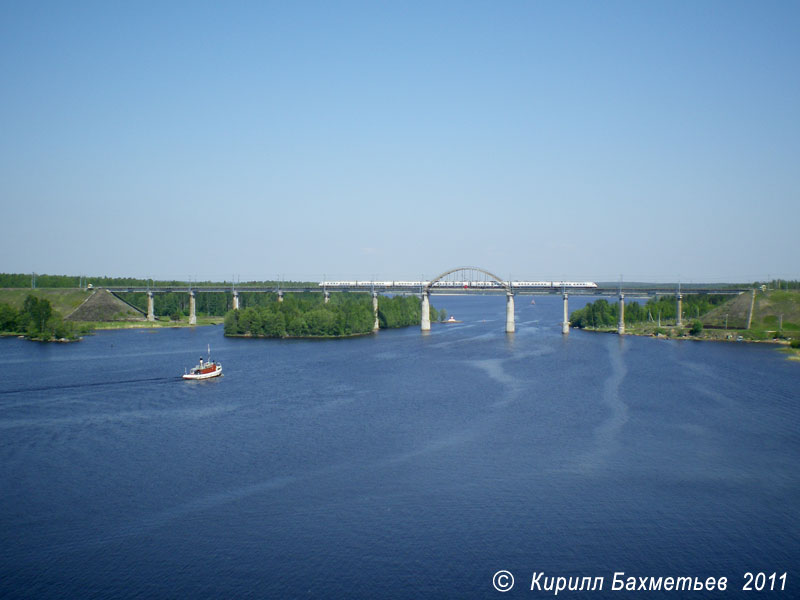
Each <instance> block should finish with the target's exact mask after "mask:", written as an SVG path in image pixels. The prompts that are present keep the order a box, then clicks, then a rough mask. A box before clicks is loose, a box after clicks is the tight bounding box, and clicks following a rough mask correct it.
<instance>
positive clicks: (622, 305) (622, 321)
mask: <svg viewBox="0 0 800 600" xmlns="http://www.w3.org/2000/svg"><path fill="white" fill-rule="evenodd" d="M617 333H618V334H620V335H622V334H624V333H625V294H623V293H622V292H620V293H619V325H618V326H617Z"/></svg>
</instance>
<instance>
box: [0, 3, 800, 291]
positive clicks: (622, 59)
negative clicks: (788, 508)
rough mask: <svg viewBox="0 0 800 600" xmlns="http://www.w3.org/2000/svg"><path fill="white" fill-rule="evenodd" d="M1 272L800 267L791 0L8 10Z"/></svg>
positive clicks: (215, 274)
mask: <svg viewBox="0 0 800 600" xmlns="http://www.w3.org/2000/svg"><path fill="white" fill-rule="evenodd" d="M0 77H2V80H1V81H2V83H1V84H0V85H1V86H2V87H0V92H1V93H0V132H2V133H1V134H0V208H1V209H2V215H3V219H2V234H0V256H1V258H0V271H2V272H31V271H36V272H39V273H54V274H81V273H85V274H89V275H104V274H107V275H118V276H139V277H154V278H169V279H173V278H174V279H188V278H194V279H201V280H202V279H227V280H229V279H231V278H232V277H233V276H236V277H238V278H240V279H241V280H250V279H271V278H275V277H283V278H285V279H312V280H315V279H321V278H322V276H323V275H326V276H327V277H328V278H329V279H334V278H338V279H358V278H360V279H367V278H371V277H373V276H374V277H376V278H379V279H418V278H420V277H422V276H425V277H432V276H435V275H436V274H438V273H439V272H441V271H444V270H446V269H449V268H451V267H455V266H459V265H462V264H465V265H466V264H469V265H472V264H474V265H477V266H481V267H484V268H486V269H489V270H490V271H494V272H496V273H497V274H498V275H500V276H502V277H512V278H514V279H528V278H533V279H546V278H559V279H560V278H565V279H580V280H583V279H593V280H609V279H610V280H616V279H618V278H619V276H620V274H622V275H624V278H625V279H626V280H629V281H631V280H650V281H654V280H661V281H672V280H675V279H677V278H680V279H681V280H683V281H687V282H689V281H700V280H708V281H718V280H744V281H752V280H754V279H763V278H766V277H767V276H768V275H771V276H772V277H783V278H800V264H799V263H798V258H799V257H800V3H798V2H788V1H787V2H769V1H767V2H732V1H722V2H677V1H670V2H639V1H635V2H634V1H632V2H555V1H553V2H535V1H522V2H515V1H504V2H490V1H486V2H411V3H406V2H371V1H369V2H358V3H353V2H274V3H269V2H252V3H250V2H217V3H212V2H106V1H99V2H81V1H76V2H61V1H59V2H52V3H49V2H26V1H19V2H17V1H8V0H6V1H4V2H2V4H0Z"/></svg>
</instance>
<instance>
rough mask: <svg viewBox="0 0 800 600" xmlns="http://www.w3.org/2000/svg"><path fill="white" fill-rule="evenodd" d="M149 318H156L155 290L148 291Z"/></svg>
mask: <svg viewBox="0 0 800 600" xmlns="http://www.w3.org/2000/svg"><path fill="white" fill-rule="evenodd" d="M147 320H148V321H155V320H156V313H155V310H154V309H153V292H147Z"/></svg>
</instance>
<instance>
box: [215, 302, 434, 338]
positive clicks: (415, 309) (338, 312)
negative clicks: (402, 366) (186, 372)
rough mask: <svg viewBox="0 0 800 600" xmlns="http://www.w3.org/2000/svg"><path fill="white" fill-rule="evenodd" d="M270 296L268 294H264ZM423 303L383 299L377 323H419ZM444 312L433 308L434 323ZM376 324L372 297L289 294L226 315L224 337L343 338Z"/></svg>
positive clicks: (403, 325) (397, 325)
mask: <svg viewBox="0 0 800 600" xmlns="http://www.w3.org/2000/svg"><path fill="white" fill-rule="evenodd" d="M262 296H268V294H262ZM420 314H421V302H420V299H419V298H417V297H416V296H395V297H392V298H389V297H385V296H381V297H380V298H379V300H378V323H379V326H380V327H381V328H382V329H386V328H393V327H405V326H408V325H413V324H415V323H416V324H419V322H420ZM445 316H446V314H445V311H437V310H436V309H435V308H433V307H431V320H436V319H440V320H444V318H445ZM374 323H375V315H374V314H373V312H372V298H371V297H370V295H369V294H334V295H332V296H331V297H330V301H329V302H328V303H325V302H324V301H323V299H322V297H321V295H320V294H312V293H307V294H286V295H285V296H284V299H283V302H278V301H277V299H276V298H274V297H273V298H272V299H271V302H269V301H266V302H264V303H263V304H262V303H259V304H257V305H255V306H249V307H247V308H243V309H240V310H232V311H230V312H228V314H227V315H225V335H251V336H254V337H274V338H285V337H344V336H350V335H361V334H367V333H371V332H372V330H373V326H374Z"/></svg>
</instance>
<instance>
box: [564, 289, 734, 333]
mask: <svg viewBox="0 0 800 600" xmlns="http://www.w3.org/2000/svg"><path fill="white" fill-rule="evenodd" d="M729 299H730V296H726V295H724V294H691V295H688V294H687V295H686V296H684V297H683V300H682V312H683V316H684V317H685V318H687V319H692V318H697V317H700V316H702V315H704V314H705V313H707V312H708V311H710V310H711V309H712V308H714V307H715V306H719V305H720V304H722V303H723V302H725V301H727V300H729ZM677 311H678V306H677V302H676V300H675V296H674V295H670V296H658V297H656V298H651V299H650V300H648V301H647V303H646V304H644V305H641V304H639V303H638V302H626V303H625V323H626V324H628V323H630V324H633V323H641V322H643V321H659V320H660V321H667V320H673V321H674V320H676V319H677ZM569 321H570V323H571V324H572V326H573V327H580V328H584V327H614V326H616V325H617V324H618V323H619V302H615V303H614V304H610V303H609V302H608V300H605V299H602V298H601V299H600V300H595V301H594V302H590V303H589V304H587V305H586V306H584V307H583V308H581V309H578V310H576V311H573V312H572V313H571V314H570V316H569Z"/></svg>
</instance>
